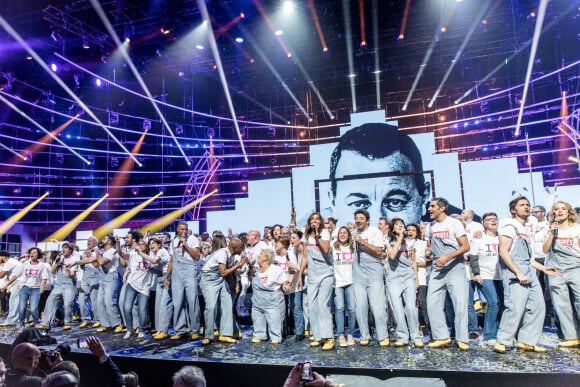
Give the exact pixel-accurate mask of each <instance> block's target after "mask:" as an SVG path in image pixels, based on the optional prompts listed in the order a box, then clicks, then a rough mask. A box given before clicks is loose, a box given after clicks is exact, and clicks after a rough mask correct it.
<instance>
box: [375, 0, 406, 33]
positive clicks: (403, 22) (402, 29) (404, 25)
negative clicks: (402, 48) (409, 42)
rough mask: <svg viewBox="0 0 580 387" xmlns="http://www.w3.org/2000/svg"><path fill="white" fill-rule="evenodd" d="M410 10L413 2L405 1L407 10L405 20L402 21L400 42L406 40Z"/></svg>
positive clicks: (404, 12) (404, 14)
mask: <svg viewBox="0 0 580 387" xmlns="http://www.w3.org/2000/svg"><path fill="white" fill-rule="evenodd" d="M373 1H375V0H373ZM373 8H374V6H373ZM410 9H411V0H405V10H404V11H403V20H402V21H401V29H400V30H399V40H401V39H405V31H406V30H407V20H408V19H409V10H410Z"/></svg>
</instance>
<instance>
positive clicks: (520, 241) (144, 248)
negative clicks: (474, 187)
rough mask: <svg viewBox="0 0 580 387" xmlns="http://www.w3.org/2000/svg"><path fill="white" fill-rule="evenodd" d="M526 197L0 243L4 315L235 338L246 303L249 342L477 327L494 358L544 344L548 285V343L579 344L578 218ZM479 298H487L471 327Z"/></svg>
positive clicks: (45, 324)
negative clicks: (11, 249) (249, 224)
mask: <svg viewBox="0 0 580 387" xmlns="http://www.w3.org/2000/svg"><path fill="white" fill-rule="evenodd" d="M537 208H540V209H542V208H541V207H539V206H537V207H534V210H535V211H534V214H533V215H534V216H533V217H531V216H530V215H531V214H532V211H531V210H532V207H531V205H530V203H529V201H528V199H526V198H525V197H518V198H515V199H514V200H512V201H511V202H510V203H509V211H510V214H511V218H509V219H505V220H501V221H500V220H499V219H498V217H497V215H496V214H495V213H494V212H487V213H485V214H483V215H482V216H481V223H477V222H475V221H474V220H473V218H474V214H473V211H470V210H464V211H463V213H462V215H460V216H459V215H458V216H455V215H448V214H447V211H448V209H449V204H448V202H447V201H446V200H445V199H443V198H433V199H432V200H431V201H430V203H429V207H428V210H427V211H428V213H429V215H430V218H431V220H432V221H431V222H430V223H427V224H405V222H404V221H403V220H402V219H399V218H395V219H386V218H380V219H370V215H369V213H368V212H367V211H366V210H364V209H359V210H357V211H356V212H355V213H354V217H353V219H352V221H351V222H348V224H343V225H336V221H335V220H334V219H333V218H327V219H323V217H322V216H321V215H320V214H319V213H316V212H315V213H312V214H311V215H310V216H309V218H308V221H307V224H306V225H305V227H304V228H303V229H301V228H298V227H295V225H294V224H292V225H291V226H290V227H282V226H280V225H276V226H274V227H272V228H269V229H268V230H267V232H266V233H265V235H264V238H262V237H261V233H260V231H258V230H249V231H247V232H245V233H241V234H238V235H235V236H234V235H228V236H225V235H223V234H222V233H221V232H214V233H213V235H212V236H211V237H210V238H208V237H207V235H205V236H197V235H193V234H192V233H191V232H190V231H189V229H188V224H187V223H186V222H179V223H178V224H177V226H176V230H175V236H174V237H173V238H172V237H171V236H170V235H169V234H160V235H154V236H149V235H146V236H142V235H141V234H140V233H139V232H137V231H130V232H129V233H128V234H127V235H126V236H125V237H124V239H121V238H118V237H113V236H109V235H107V236H105V237H103V238H101V239H100V240H99V239H97V238H96V237H90V238H89V239H88V241H87V248H86V249H85V250H84V251H83V252H78V251H76V250H75V246H74V245H73V244H72V243H69V242H64V243H62V244H61V251H60V252H58V253H54V254H46V255H45V254H43V252H42V251H41V250H40V249H39V248H37V247H33V248H31V249H29V250H28V252H27V254H26V255H25V257H23V258H22V259H18V258H14V257H10V255H9V254H8V253H7V252H0V261H1V265H2V266H1V267H0V290H1V291H3V292H6V291H9V295H8V296H7V299H8V315H7V317H6V319H5V321H4V322H3V323H2V325H4V326H8V325H16V326H20V327H25V326H26V324H27V323H29V324H30V325H34V326H36V327H37V328H40V329H47V330H49V329H51V328H52V327H54V326H56V325H58V324H61V325H62V329H64V330H69V329H73V327H74V328H75V329H89V328H94V329H96V331H97V332H108V331H112V332H113V333H117V334H123V338H124V339H131V338H133V337H136V338H138V339H148V338H149V337H150V336H149V332H151V331H153V333H152V336H151V337H152V338H153V339H155V340H166V339H168V340H182V339H188V338H189V339H192V340H201V342H202V344H203V345H210V344H212V343H214V342H221V343H226V344H233V343H236V342H237V340H240V339H242V333H241V331H240V329H239V326H238V322H239V317H240V316H239V314H240V312H242V311H244V310H246V309H247V310H248V311H249V314H250V316H251V320H252V325H253V334H252V338H251V341H252V342H253V343H261V342H270V343H271V344H273V345H276V344H279V343H281V342H282V341H283V340H285V339H287V337H288V335H290V334H292V333H293V335H294V339H295V340H296V341H297V342H300V341H302V340H304V339H305V338H309V340H310V343H309V345H310V346H311V347H321V348H322V350H332V349H334V348H336V346H337V345H338V346H342V347H346V346H353V345H356V342H357V340H355V336H358V337H357V339H358V344H359V345H361V346H367V345H370V343H371V342H373V340H376V343H377V344H378V345H379V346H389V345H391V344H392V345H394V346H395V347H405V346H415V347H424V346H425V345H427V346H428V347H430V348H443V347H447V346H451V345H453V343H455V345H456V346H457V347H458V348H459V349H460V350H469V348H470V341H473V340H476V339H479V336H480V332H482V336H483V337H482V342H483V344H485V345H487V346H489V347H490V348H491V349H493V350H494V351H496V352H498V353H505V352H506V350H507V348H509V347H517V348H519V349H520V350H525V351H534V352H544V351H546V348H545V347H543V346H540V345H539V339H540V335H541V333H542V330H543V326H544V318H545V315H546V301H545V294H544V290H546V294H549V300H548V307H549V310H550V311H552V310H553V314H554V316H557V321H558V322H559V329H560V334H561V337H562V341H561V342H560V343H559V347H562V348H570V347H578V346H580V324H579V321H578V316H579V315H580V224H578V223H576V213H575V212H574V210H573V209H572V207H571V206H570V204H568V203H566V202H561V201H560V202H556V203H555V204H554V205H553V206H552V208H551V209H550V210H549V211H548V212H547V214H546V213H545V212H546V211H545V210H543V211H544V213H543V214H542V213H540V212H541V211H539V210H536V209H537ZM545 217H546V218H547V219H545ZM532 220H533V221H532ZM371 221H375V222H377V224H378V227H375V226H373V225H371ZM152 294H154V297H153V296H152ZM47 295H48V296H47ZM476 295H479V296H478V297H477V298H478V299H479V301H478V303H479V304H484V305H485V306H486V311H485V317H484V319H483V327H482V328H483V329H482V330H480V327H479V325H480V324H479V322H480V321H479V320H478V318H477V317H478V316H477V314H476V310H475V308H474V299H475V298H476ZM42 298H44V299H45V302H42V303H44V309H43V311H42V317H40V311H39V304H41V299H42ZM550 313H551V312H550ZM75 316H78V318H80V320H81V321H80V323H79V324H78V325H77V323H75V322H73V321H74V320H75ZM370 317H372V318H370ZM421 321H422V323H421ZM421 325H424V326H425V328H426V331H427V332H428V333H429V336H430V337H429V340H428V342H425V340H424V338H425V336H424V334H423V330H422V327H421ZM357 329H358V333H359V334H358V335H356V332H357ZM453 339H455V341H453ZM392 340H393V341H394V343H391V341H392Z"/></svg>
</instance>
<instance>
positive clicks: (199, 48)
mask: <svg viewBox="0 0 580 387" xmlns="http://www.w3.org/2000/svg"><path fill="white" fill-rule="evenodd" d="M195 48H197V49H198V50H203V49H204V48H205V47H204V46H202V45H201V44H196V45H195Z"/></svg>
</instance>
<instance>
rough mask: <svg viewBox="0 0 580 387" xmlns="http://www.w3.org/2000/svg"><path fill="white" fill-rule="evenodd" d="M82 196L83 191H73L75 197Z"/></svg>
mask: <svg viewBox="0 0 580 387" xmlns="http://www.w3.org/2000/svg"><path fill="white" fill-rule="evenodd" d="M82 194H83V189H82V188H77V189H75V196H81V195H82Z"/></svg>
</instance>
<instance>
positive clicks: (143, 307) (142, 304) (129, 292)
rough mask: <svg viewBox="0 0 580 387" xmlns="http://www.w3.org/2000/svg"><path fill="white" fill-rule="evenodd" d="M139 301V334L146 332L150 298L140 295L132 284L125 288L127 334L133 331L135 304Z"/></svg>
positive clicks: (124, 305)
mask: <svg viewBox="0 0 580 387" xmlns="http://www.w3.org/2000/svg"><path fill="white" fill-rule="evenodd" d="M135 299H137V308H138V310H139V313H138V318H139V321H138V325H139V332H145V322H146V321H147V308H148V306H149V296H148V295H145V294H143V293H139V292H138V291H136V290H135V289H133V287H132V286H131V285H130V284H127V286H125V301H124V302H123V311H124V315H125V323H126V325H127V332H131V331H132V330H133V328H134V327H133V304H134V303H135Z"/></svg>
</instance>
